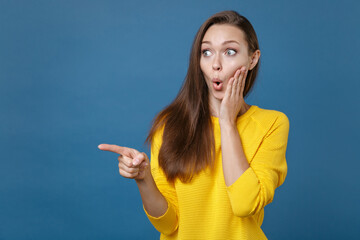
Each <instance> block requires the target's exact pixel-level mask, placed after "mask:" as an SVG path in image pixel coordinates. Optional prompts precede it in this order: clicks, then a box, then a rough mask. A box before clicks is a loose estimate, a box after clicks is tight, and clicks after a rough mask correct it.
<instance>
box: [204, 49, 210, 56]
mask: <svg viewBox="0 0 360 240" xmlns="http://www.w3.org/2000/svg"><path fill="white" fill-rule="evenodd" d="M202 54H203V56H204V57H208V56H210V55H211V52H210V51H209V50H203V51H202Z"/></svg>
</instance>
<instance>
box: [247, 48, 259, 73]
mask: <svg viewBox="0 0 360 240" xmlns="http://www.w3.org/2000/svg"><path fill="white" fill-rule="evenodd" d="M260 55H261V53H260V50H259V49H258V50H256V51H255V52H254V53H253V54H252V56H251V60H250V68H249V70H252V69H253V68H254V67H255V66H256V64H257V63H258V62H259V59H260Z"/></svg>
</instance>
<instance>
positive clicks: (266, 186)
mask: <svg viewBox="0 0 360 240" xmlns="http://www.w3.org/2000/svg"><path fill="white" fill-rule="evenodd" d="M245 78H246V73H241V74H240V75H239V73H238V72H237V73H236V74H235V76H234V78H232V80H231V81H229V86H228V88H227V90H226V94H225V97H224V99H223V102H222V106H221V109H220V118H219V124H220V129H221V151H222V164H223V173H224V179H225V184H226V186H227V192H228V196H229V200H230V203H231V207H232V210H233V212H234V214H235V215H236V216H239V217H247V216H250V215H253V214H256V213H258V212H260V211H261V210H262V209H263V208H264V207H265V205H267V204H269V203H271V202H272V200H273V197H274V193H275V189H276V188H277V187H279V186H280V185H281V184H282V183H283V182H284V180H285V177H286V174H287V163H286V159H285V152H286V147H287V140H288V133H289V120H288V118H287V117H286V115H285V114H283V113H280V114H278V115H277V116H276V117H275V118H273V119H274V122H273V124H272V125H271V126H272V127H271V128H270V129H269V130H268V131H267V132H266V133H264V136H259V137H262V142H261V143H260V145H259V147H258V150H257V152H256V153H255V156H254V157H253V158H252V159H251V162H250V164H249V163H248V160H247V159H246V156H245V154H244V150H243V147H242V143H241V139H240V135H239V132H238V129H237V126H236V116H237V112H239V111H240V109H241V105H240V104H239V103H241V102H242V101H243V99H242V92H243V85H244V84H240V82H241V83H244V80H245ZM230 83H231V84H230Z"/></svg>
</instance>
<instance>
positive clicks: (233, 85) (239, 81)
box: [219, 66, 248, 124]
mask: <svg viewBox="0 0 360 240" xmlns="http://www.w3.org/2000/svg"><path fill="white" fill-rule="evenodd" d="M247 72H248V70H247V68H246V67H245V66H242V67H240V68H239V69H238V70H236V72H235V74H234V76H233V77H231V78H230V79H229V82H228V84H227V87H226V91H225V96H224V98H223V100H222V102H221V106H220V117H219V120H222V121H227V122H229V123H231V124H235V123H236V118H237V115H238V113H239V112H240V110H241V107H242V106H243V105H244V98H243V92H244V86H245V80H246V76H247Z"/></svg>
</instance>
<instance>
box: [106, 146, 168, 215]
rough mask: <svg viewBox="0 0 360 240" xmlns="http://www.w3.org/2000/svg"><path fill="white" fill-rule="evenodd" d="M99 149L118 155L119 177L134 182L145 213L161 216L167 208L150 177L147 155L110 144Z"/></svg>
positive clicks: (164, 200)
mask: <svg viewBox="0 0 360 240" xmlns="http://www.w3.org/2000/svg"><path fill="white" fill-rule="evenodd" d="M99 149H101V150H103V151H110V152H114V153H117V154H120V156H119V157H118V161H119V173H120V175H121V176H123V177H125V178H131V179H135V180H136V183H137V185H138V188H139V191H140V195H141V199H142V202H143V204H144V207H145V209H146V211H147V213H149V214H150V215H151V216H153V217H160V216H162V215H163V214H164V213H165V212H166V210H167V208H168V206H167V202H166V199H165V198H164V196H163V195H162V194H161V193H160V191H159V189H158V188H157V186H156V184H155V181H154V178H153V177H152V174H151V171H150V168H149V164H150V161H149V158H148V157H147V155H146V154H145V153H140V152H138V151H137V150H135V149H132V148H127V147H121V146H117V145H110V144H100V145H99Z"/></svg>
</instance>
